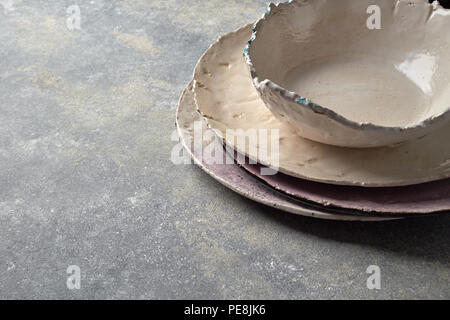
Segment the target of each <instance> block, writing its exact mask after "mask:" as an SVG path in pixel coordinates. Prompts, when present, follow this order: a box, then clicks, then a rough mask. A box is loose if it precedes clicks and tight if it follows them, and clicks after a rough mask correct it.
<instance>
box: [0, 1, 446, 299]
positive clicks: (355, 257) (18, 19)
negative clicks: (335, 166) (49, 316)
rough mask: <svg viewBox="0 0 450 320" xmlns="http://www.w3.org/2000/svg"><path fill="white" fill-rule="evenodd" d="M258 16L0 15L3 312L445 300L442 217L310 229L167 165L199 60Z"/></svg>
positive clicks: (35, 11) (49, 6)
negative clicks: (56, 304)
mask: <svg viewBox="0 0 450 320" xmlns="http://www.w3.org/2000/svg"><path fill="white" fill-rule="evenodd" d="M73 4H78V5H79V6H80V9H81V18H82V20H81V30H80V31H79V30H74V31H70V30H69V29H68V28H67V27H66V19H67V14H66V9H67V7H69V6H70V5H73ZM265 6H266V1H263V0H208V1H206V0H183V1H181V0H179V1H176V0H161V1H153V0H108V1H106V0H94V1H84V0H77V1H75V0H69V1H67V0H64V1H62V0H52V1H50V0H46V1H31V0H30V1H26V0H0V61H1V63H0V79H1V84H0V124H1V125H0V298H7V299H11V298H48V299H53V298H68V299H72V298H73V299H77V298H121V299H122V298H124V299H128V298H151V299H166V298H193V299H196V298H218V299H221V298H270V299H272V298H275V299H277V298H285V299H291V298H440V299H448V298H450V285H449V284H450V279H449V276H450V272H449V270H450V269H449V267H450V263H449V254H450V235H449V232H448V231H449V225H450V217H449V216H444V217H431V218H428V219H414V220H409V221H400V222H390V223H378V224H362V223H336V222H325V221H316V220H312V219H308V218H302V217H296V216H291V215H288V214H285V213H282V212H278V211H276V210H273V209H268V208H265V207H263V206H260V205H258V204H255V203H253V202H251V201H248V200H246V199H244V198H242V197H240V196H238V195H236V194H234V193H233V192H231V191H229V190H227V189H226V188H224V187H222V186H221V185H220V184H218V183H216V182H215V181H214V180H212V179H210V178H209V177H208V176H207V175H206V174H204V173H203V172H202V171H201V170H199V169H198V168H196V167H194V166H174V165H173V164H172V163H171V161H170V153H171V150H172V148H173V147H174V145H175V144H176V142H172V141H171V135H172V133H173V130H174V113H175V108H176V103H177V100H178V97H179V95H180V93H181V92H182V89H183V88H184V86H185V85H186V84H187V83H188V82H189V80H190V77H191V74H192V70H193V68H194V65H195V63H196V61H197V59H198V58H199V57H200V55H201V54H202V52H203V51H204V50H205V49H206V48H207V47H208V46H209V45H210V43H211V42H212V41H213V40H214V39H215V38H216V37H218V36H219V35H220V34H221V33H224V32H227V31H231V30H234V29H235V28H237V27H239V26H241V25H242V24H245V23H247V22H250V21H252V20H254V19H256V18H258V17H259V16H260V15H261V13H262V12H263V11H264V8H265ZM372 264H376V265H379V266H380V267H381V269H382V285H383V289H382V290H380V291H377V292H374V291H369V290H368V289H367V288H366V279H367V275H366V273H365V272H366V269H367V267H368V266H369V265H372ZM69 265H79V266H80V267H81V271H82V283H81V290H78V291H69V290H68V289H67V288H66V277H67V274H66V268H67V267H68V266H69Z"/></svg>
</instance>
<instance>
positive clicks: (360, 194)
mask: <svg viewBox="0 0 450 320" xmlns="http://www.w3.org/2000/svg"><path fill="white" fill-rule="evenodd" d="M246 162H247V163H248V161H246ZM242 167H243V168H244V169H245V170H246V171H248V172H249V173H251V174H252V175H254V176H255V177H257V178H259V179H260V180H261V181H264V182H265V183H267V184H268V185H269V186H271V187H273V188H275V189H277V190H279V191H282V192H284V193H286V194H288V195H290V196H293V197H295V198H299V199H303V200H309V201H313V202H315V203H318V204H321V205H325V206H330V207H338V208H345V209H352V210H361V211H364V212H373V213H390V214H432V213H439V212H445V211H447V212H448V211H450V179H444V180H440V181H435V182H430V183H424V184H418V185H412V186H406V187H389V188H364V187H350V186H338V185H330V184H324V183H318V182H312V181H307V180H303V179H298V178H295V177H291V176H289V175H285V174H283V173H277V174H276V175H273V176H263V175H261V174H260V172H261V168H263V167H262V166H261V165H259V164H256V165H253V164H244V165H242Z"/></svg>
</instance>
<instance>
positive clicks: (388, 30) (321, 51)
mask: <svg viewBox="0 0 450 320" xmlns="http://www.w3.org/2000/svg"><path fill="white" fill-rule="evenodd" d="M378 18H379V20H378ZM378 22H380V24H379V25H378ZM378 27H379V29H378ZM447 30H450V10H447V9H444V8H442V6H440V5H439V3H438V2H437V1H435V2H434V3H433V4H429V3H428V1H426V0H358V1H355V0H339V1H336V0H293V1H291V2H289V3H281V4H278V5H274V4H271V5H270V6H269V11H268V12H267V13H266V14H265V15H264V16H263V18H262V19H261V20H259V21H258V22H257V23H256V24H255V26H254V30H253V31H254V32H253V36H252V38H251V39H250V40H249V43H248V45H247V47H246V49H245V52H244V56H245V57H246V62H247V64H248V65H249V67H250V71H251V75H252V78H253V83H254V85H255V87H256V89H257V90H258V91H259V93H260V95H261V98H262V100H263V101H264V103H265V104H266V106H267V107H268V108H269V109H270V110H271V112H272V113H273V114H274V115H275V116H276V117H277V118H279V119H280V120H282V121H287V122H289V123H290V124H291V125H292V126H293V127H295V128H296V129H297V131H298V134H299V135H301V136H302V137H305V138H308V139H311V140H314V141H318V142H321V143H325V144H331V145H336V146H343V147H357V148H367V147H378V146H386V145H393V144H397V143H401V142H404V141H407V140H412V139H415V138H420V137H423V136H425V135H426V134H427V133H429V132H430V131H432V130H434V129H437V128H438V127H441V126H443V125H445V124H446V123H447V122H448V120H449V119H450V85H449V84H450V59H449V57H450V36H449V35H450V33H448V32H447Z"/></svg>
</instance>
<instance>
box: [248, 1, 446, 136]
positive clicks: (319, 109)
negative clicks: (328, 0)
mask: <svg viewBox="0 0 450 320" xmlns="http://www.w3.org/2000/svg"><path fill="white" fill-rule="evenodd" d="M392 1H393V2H396V3H397V4H398V3H400V2H407V3H409V2H411V1H415V2H416V1H417V2H418V3H423V4H426V5H428V6H429V9H430V10H432V12H434V11H436V10H443V11H445V12H446V13H447V14H448V15H449V17H448V19H450V9H446V8H444V7H442V6H441V4H440V3H439V1H438V0H435V1H434V2H433V3H429V2H428V0H392ZM293 3H298V1H297V0H289V1H287V2H280V3H278V4H275V3H273V2H271V3H270V4H269V5H268V7H267V10H266V12H265V13H264V14H263V16H262V18H260V19H259V20H257V21H256V22H255V23H254V24H253V28H252V36H251V38H250V40H248V41H247V44H246V46H245V48H244V53H243V55H244V59H245V62H246V64H247V66H248V67H249V69H250V74H251V78H252V81H253V85H254V86H255V87H256V89H257V91H258V92H260V93H261V89H262V88H264V87H268V88H269V89H270V90H272V91H275V92H278V93H279V94H280V96H281V97H282V98H283V99H285V100H288V101H289V102H294V103H297V104H298V105H299V106H300V107H303V108H305V109H309V110H310V111H312V112H314V113H317V114H322V115H325V116H328V117H329V118H330V119H331V120H334V121H336V122H338V123H340V124H342V125H344V126H346V127H351V128H354V129H359V130H373V131H379V130H382V131H390V132H402V131H406V130H414V129H420V128H426V127H429V126H431V125H433V124H439V123H441V124H442V123H445V122H446V121H447V120H449V119H450V104H449V106H448V107H447V108H446V109H445V110H444V111H442V112H440V113H438V114H436V115H433V116H431V117H429V118H427V119H425V120H422V121H421V122H418V123H417V124H414V125H409V126H403V127H400V126H382V125H377V124H374V123H370V122H357V121H353V120H350V119H348V118H347V117H344V116H343V115H341V114H339V113H337V112H336V111H333V110H331V109H329V108H327V107H324V106H322V105H320V104H317V103H315V102H313V101H312V100H311V99H308V98H307V97H303V96H301V95H299V94H297V93H296V92H293V91H289V90H287V89H285V88H283V87H282V86H280V85H278V84H276V83H275V82H273V81H272V80H270V79H264V80H263V81H261V80H260V78H259V76H258V72H257V71H256V68H255V66H254V65H253V62H252V59H251V50H252V44H253V42H254V41H255V40H256V39H257V37H258V31H259V29H260V27H261V26H262V25H263V24H265V23H266V22H267V21H268V20H269V19H271V17H273V16H274V13H275V12H280V11H281V10H285V9H288V8H289V7H290V6H291V5H292V4H293ZM300 4H301V2H300Z"/></svg>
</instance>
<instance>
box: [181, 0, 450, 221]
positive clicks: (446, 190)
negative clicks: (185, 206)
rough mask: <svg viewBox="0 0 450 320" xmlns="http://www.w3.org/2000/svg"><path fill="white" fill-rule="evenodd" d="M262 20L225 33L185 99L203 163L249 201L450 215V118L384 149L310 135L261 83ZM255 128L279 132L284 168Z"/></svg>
mask: <svg viewBox="0 0 450 320" xmlns="http://www.w3.org/2000/svg"><path fill="white" fill-rule="evenodd" d="M317 1H318V2H319V0H317ZM416 1H418V0H416ZM295 2H296V1H294V4H295ZM304 2H305V1H299V3H302V5H303V3H304ZM384 2H386V1H384ZM394 2H395V1H394ZM273 8H274V7H272V9H273ZM252 26H253V24H250V25H247V26H244V27H242V28H240V29H238V30H237V31H235V32H232V33H228V34H226V35H223V36H222V37H220V38H219V40H218V41H216V42H215V43H214V44H213V45H212V46H211V47H210V48H209V49H208V50H207V51H206V52H205V54H204V55H203V56H202V58H201V59H200V61H199V63H198V65H197V67H196V69H195V72H194V79H193V81H192V82H191V83H190V84H189V85H188V86H187V88H186V89H185V90H184V92H183V94H182V96H181V98H180V101H179V105H178V110H177V117H176V118H177V121H176V124H177V128H178V132H179V136H180V139H181V142H182V144H183V146H184V147H185V149H186V150H187V152H188V153H189V154H190V156H191V157H192V158H193V159H194V161H195V163H196V164H197V165H199V166H200V167H201V168H202V169H203V170H204V171H205V172H207V173H208V174H209V175H210V176H212V177H213V178H215V179H216V180H218V181H219V182H221V183H222V184H224V185H225V186H227V187H228V188H230V189H232V190H234V191H236V192H237V193H239V194H241V195H243V196H245V197H247V198H250V199H252V200H254V201H257V202H260V203H262V204H265V205H268V206H272V207H275V208H277V209H280V210H283V211H287V212H291V213H295V214H299V215H303V216H309V217H315V218H321V219H329V220H346V221H384V220H392V219H403V218H405V217H416V216H429V215H434V214H443V213H448V212H449V210H450V179H449V177H450V147H449V144H448V138H449V137H450V123H448V122H447V123H445V124H444V125H441V126H440V127H439V128H437V129H435V130H432V131H431V132H430V133H427V134H426V135H425V136H424V137H419V138H414V139H410V140H408V141H405V142H403V143H400V144H395V145H389V146H381V147H370V148H348V147H343V146H336V145H334V146H333V145H331V144H325V143H321V142H316V141H313V140H311V139H306V138H304V137H302V136H301V133H300V132H299V129H298V128H295V127H294V126H293V125H291V124H290V123H288V122H287V121H283V119H282V118H281V117H280V116H279V115H278V116H276V115H274V111H273V110H270V107H268V106H267V102H264V101H263V94H261V92H258V89H260V88H257V86H255V82H256V81H255V79H252V75H253V76H254V74H253V73H251V72H250V70H249V67H248V65H247V64H248V60H247V61H246V57H245V54H244V55H243V52H244V49H245V48H246V46H247V44H248V40H249V39H250V38H252V39H254V38H255V36H254V28H255V27H252ZM252 34H253V36H252ZM247 50H248V46H247V49H246V53H247ZM247 59H248V57H247ZM253 71H254V70H253ZM288 116H289V115H288ZM275 130H276V131H275ZM300 131H301V130H300ZM249 132H257V133H258V134H259V135H261V134H262V133H264V134H267V132H277V136H278V140H277V142H278V147H277V150H276V152H277V158H278V159H277V166H274V163H273V162H271V161H265V159H266V158H264V159H263V160H261V159H262V158H261V157H260V156H259V155H260V154H261V150H263V151H265V152H266V153H267V152H268V153H270V152H275V151H274V150H269V149H270V148H268V147H267V145H266V142H267V139H260V138H259V139H256V141H253V142H249V141H247V140H249V138H248V136H247V135H248V133H249ZM225 133H226V134H225ZM229 133H230V134H229ZM268 140H269V141H271V139H270V137H269V138H268ZM242 141H246V142H249V143H242ZM263 141H264V143H263ZM252 143H253V144H256V145H254V146H252ZM269 144H270V143H269ZM269 166H270V167H271V168H272V169H273V168H276V169H277V172H276V173H275V172H272V173H271V170H270V168H269ZM272 171H273V170H272Z"/></svg>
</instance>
